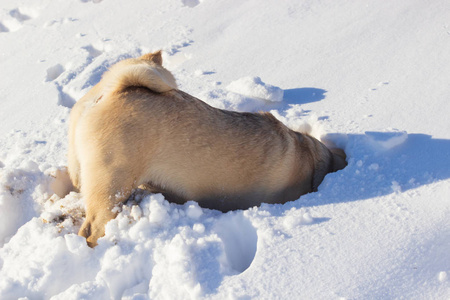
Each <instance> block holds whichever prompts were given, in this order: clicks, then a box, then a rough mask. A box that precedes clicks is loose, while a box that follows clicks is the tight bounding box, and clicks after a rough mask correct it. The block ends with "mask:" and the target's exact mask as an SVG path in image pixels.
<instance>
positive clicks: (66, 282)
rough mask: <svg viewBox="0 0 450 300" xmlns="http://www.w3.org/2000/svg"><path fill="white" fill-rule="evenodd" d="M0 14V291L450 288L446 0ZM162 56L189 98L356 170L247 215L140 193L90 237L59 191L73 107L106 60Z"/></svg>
mask: <svg viewBox="0 0 450 300" xmlns="http://www.w3.org/2000/svg"><path fill="white" fill-rule="evenodd" d="M0 8H1V9H0V76H1V77H0V78H1V80H0V124H1V126H0V299H2V300H3V299H19V298H21V299H64V300H66V299H200V298H206V299H449V297H450V279H449V275H448V274H450V118H449V115H450V84H449V82H450V68H449V66H450V2H449V1H448V0H434V1H425V0H410V1H379V0H367V1H357V0H344V1H332V0H323V1H310V0H286V1H257V0H248V1H241V0H226V1H225V0H203V1H202V0H166V1H156V0H135V1H119V0H104V1H101V0H65V1H55V0H14V1H13V0H2V1H1V3H0ZM158 49H162V50H163V51H164V55H163V59H164V64H165V66H166V67H167V68H168V69H169V70H171V71H172V72H173V74H174V76H175V77H176V79H177V82H178V84H179V86H180V88H181V89H182V90H184V91H186V92H188V93H190V94H192V95H194V96H197V97H199V98H201V99H203V100H204V101H205V102H207V103H209V104H211V105H213V106H215V107H218V108H224V109H230V110H237V111H271V112H272V113H273V114H274V115H275V116H276V117H277V118H278V119H280V120H281V121H282V122H284V123H285V124H286V125H288V126H289V127H291V128H293V129H296V130H302V131H308V132H310V133H311V134H312V135H314V136H316V137H318V138H322V139H323V140H324V141H325V140H327V141H330V142H333V143H334V144H336V145H338V146H340V147H342V148H344V149H345V151H346V153H347V155H348V163H349V164H348V166H347V167H346V168H345V169H343V170H341V171H339V172H337V173H333V174H329V175H327V176H326V178H325V180H324V182H323V183H322V184H321V185H320V187H319V190H318V192H315V193H310V194H308V195H305V196H302V197H301V198H300V199H299V200H296V201H292V202H288V203H286V204H284V205H268V204H263V205H262V206H260V207H255V208H251V209H248V210H246V211H234V212H229V213H221V212H218V211H214V210H208V209H202V208H200V207H199V206H198V205H197V204H196V203H195V202H188V203H186V204H185V205H176V204H172V203H169V202H167V201H166V200H165V199H164V198H163V197H162V196H161V195H147V194H139V193H138V194H136V195H135V196H134V197H133V198H132V199H130V200H129V201H128V202H127V203H126V204H125V205H124V206H123V207H121V208H120V210H121V212H120V213H119V215H118V217H117V218H116V219H114V220H112V221H110V222H109V223H108V225H107V227H106V236H105V237H103V238H101V239H100V240H99V245H98V246H97V247H95V248H94V249H91V248H89V247H88V246H87V245H86V243H85V240H84V239H83V238H81V237H79V236H77V235H76V233H77V231H78V229H79V227H80V225H81V222H82V221H83V217H84V206H83V197H82V195H80V194H77V193H75V192H71V193H70V194H68V195H66V196H65V193H66V191H65V190H66V189H67V186H68V179H67V174H66V171H65V166H66V164H67V157H66V153H67V144H68V143H67V129H68V128H67V127H68V116H69V113H70V109H71V107H72V106H73V104H74V103H75V102H76V101H77V100H78V99H79V98H80V97H82V96H83V95H84V94H85V93H86V92H87V91H88V90H89V89H90V88H91V87H92V86H93V85H95V84H96V83H97V82H98V81H99V80H100V78H101V75H102V73H103V72H104V71H105V70H107V68H108V67H109V66H110V65H112V64H113V63H115V62H117V61H119V60H121V59H123V58H128V57H136V56H139V55H142V54H143V53H146V52H149V51H153V50H158ZM243 78H250V79H251V80H243ZM256 78H262V79H263V80H264V82H263V81H257V80H255V79H256ZM233 82H235V84H234V85H235V86H237V87H238V91H236V90H235V91H234V92H233V89H231V90H230V89H229V88H227V87H229V86H230V84H232V83H233ZM236 82H237V84H236ZM231 86H232V87H233V84H232V85H231ZM269 87H274V88H275V87H278V88H279V89H280V90H278V92H277V93H278V94H277V95H278V96H275V98H273V97H269V98H265V96H264V97H261V94H260V93H257V92H256V90H258V89H259V88H262V90H264V89H266V91H270V88H269ZM243 91H250V94H248V93H246V92H243ZM280 91H281V93H280ZM280 95H282V96H280ZM261 98H262V99H266V100H261ZM267 100H272V101H267ZM274 100H275V101H274ZM279 100H281V101H279Z"/></svg>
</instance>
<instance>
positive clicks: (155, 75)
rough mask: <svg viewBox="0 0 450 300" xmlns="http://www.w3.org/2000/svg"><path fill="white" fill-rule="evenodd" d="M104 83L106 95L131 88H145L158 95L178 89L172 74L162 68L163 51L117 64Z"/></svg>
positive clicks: (103, 79) (106, 76)
mask: <svg viewBox="0 0 450 300" xmlns="http://www.w3.org/2000/svg"><path fill="white" fill-rule="evenodd" d="M102 81H103V82H104V94H105V95H106V94H110V93H117V92H121V91H123V90H125V89H126V88H129V87H144V88H148V89H149V90H151V91H153V92H157V93H163V92H167V91H170V90H173V89H176V88H177V83H176V81H175V78H174V77H173V75H172V73H170V72H169V71H168V70H166V69H165V68H164V67H163V66H162V58H161V51H158V52H156V53H149V54H146V55H143V56H141V57H140V58H132V59H127V60H123V61H121V62H119V63H117V64H115V65H114V66H112V67H111V69H110V70H109V71H108V72H107V73H105V75H104V76H103V78H102Z"/></svg>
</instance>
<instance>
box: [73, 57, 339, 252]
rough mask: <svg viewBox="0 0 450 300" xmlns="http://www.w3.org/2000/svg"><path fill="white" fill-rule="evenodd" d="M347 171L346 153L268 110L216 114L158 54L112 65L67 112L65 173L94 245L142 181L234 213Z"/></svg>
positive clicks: (175, 197) (291, 196) (180, 199)
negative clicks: (78, 195)
mask: <svg viewBox="0 0 450 300" xmlns="http://www.w3.org/2000/svg"><path fill="white" fill-rule="evenodd" d="M345 165H346V162H345V153H344V152H343V151H342V150H339V149H332V150H331V151H330V150H329V149H328V148H327V147H326V146H325V145H324V144H322V143H321V142H319V141H318V140H316V139H315V138H313V137H310V136H308V135H306V134H301V133H298V132H295V131H293V130H290V129H289V128H287V127H286V126H285V125H283V124H282V123H281V122H280V121H278V120H277V119H276V118H274V117H273V116H272V115H271V114H270V113H256V114H254V113H239V112H232V111H226V110H221V109H216V108H213V107H211V106H209V105H208V104H206V103H204V102H203V101H201V100H199V99H197V98H195V97H193V96H191V95H189V94H187V93H185V92H182V91H180V90H178V89H177V85H176V82H175V79H174V77H173V76H172V74H171V73H170V72H169V71H167V70H166V69H165V68H164V67H162V58H161V52H155V53H150V54H146V55H144V56H142V57H140V58H137V59H127V60H123V61H121V62H119V63H117V64H115V65H114V66H113V67H112V68H111V69H110V70H109V71H108V72H106V73H105V74H104V76H103V78H102V80H101V81H100V82H99V83H98V84H97V85H96V86H95V87H93V88H92V89H91V90H90V91H89V92H88V93H87V94H86V95H85V96H84V97H83V98H81V99H80V100H79V101H78V102H77V103H76V104H75V106H74V107H73V109H72V112H71V115H70V128H69V173H70V178H71V180H72V183H73V184H74V186H75V187H77V188H79V189H80V191H81V192H82V194H83V196H84V198H85V201H86V220H85V221H84V223H83V225H82V226H81V229H80V231H79V235H82V236H84V237H86V238H87V242H88V244H89V245H90V246H91V247H92V246H95V245H96V244H97V239H98V238H100V237H101V236H103V235H104V232H105V224H106V223H107V222H108V221H109V220H111V219H113V218H114V217H115V213H114V212H113V208H114V206H115V205H117V204H119V203H121V202H124V201H126V200H127V198H128V197H129V196H130V194H131V192H132V190H133V189H135V188H137V187H138V186H141V185H145V186H147V187H148V188H150V190H152V191H155V192H156V191H157V192H162V193H163V194H164V195H165V197H166V198H167V199H168V200H170V201H174V202H177V203H184V202H186V201H189V200H195V201H197V202H198V203H199V205H200V206H202V207H205V208H212V209H218V210H221V211H228V210H234V209H246V208H249V207H252V206H255V205H260V204H261V203H263V202H265V203H284V202H286V201H290V200H296V199H298V198H299V197H300V195H303V194H306V193H309V192H311V191H314V190H316V189H317V187H318V186H319V184H320V183H321V182H322V180H323V178H324V177H325V175H326V174H327V173H329V172H333V171H337V170H340V169H342V168H344V167H345Z"/></svg>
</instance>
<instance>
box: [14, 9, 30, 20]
mask: <svg viewBox="0 0 450 300" xmlns="http://www.w3.org/2000/svg"><path fill="white" fill-rule="evenodd" d="M9 15H10V16H11V17H13V18H14V19H16V20H17V21H19V22H24V21H27V20H30V19H31V17H30V16H27V15H26V14H23V13H21V12H20V11H19V9H13V10H11V11H10V12H9Z"/></svg>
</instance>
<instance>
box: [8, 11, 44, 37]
mask: <svg viewBox="0 0 450 300" xmlns="http://www.w3.org/2000/svg"><path fill="white" fill-rule="evenodd" d="M37 16H38V13H37V11H35V10H34V9H32V8H26V7H22V8H14V9H12V10H10V11H7V12H6V14H5V15H4V16H2V20H0V33H1V32H13V31H17V30H19V29H20V28H22V27H23V25H24V23H25V22H27V21H29V20H31V19H34V18H36V17H37Z"/></svg>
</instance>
